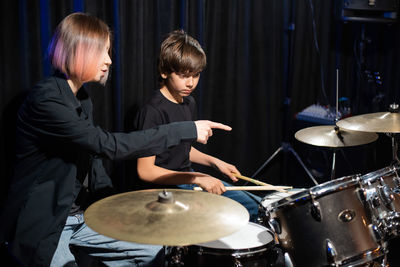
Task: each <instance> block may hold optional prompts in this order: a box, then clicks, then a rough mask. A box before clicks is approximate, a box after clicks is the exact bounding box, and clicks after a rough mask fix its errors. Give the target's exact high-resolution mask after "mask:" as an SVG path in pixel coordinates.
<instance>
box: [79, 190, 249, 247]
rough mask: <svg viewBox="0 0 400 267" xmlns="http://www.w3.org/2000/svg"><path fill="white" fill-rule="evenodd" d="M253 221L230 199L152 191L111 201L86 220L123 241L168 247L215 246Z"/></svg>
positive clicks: (105, 201)
mask: <svg viewBox="0 0 400 267" xmlns="http://www.w3.org/2000/svg"><path fill="white" fill-rule="evenodd" d="M248 221H249V213H248V211H247V210H246V208H245V207H244V206H242V205H241V204H239V203H238V202H236V201H234V200H231V199H229V198H227V197H223V196H220V195H215V194H211V193H207V192H198V191H192V190H182V189H150V190H141V191H132V192H128V193H122V194H117V195H114V196H111V197H107V198H105V199H102V200H100V201H97V202H95V203H94V204H92V205H91V206H90V207H89V208H88V209H87V210H86V212H85V222H86V224H87V225H88V226H89V227H90V228H92V229H93V230H94V231H96V232H98V233H100V234H103V235H105V236H109V237H112V238H115V239H118V240H124V241H130V242H136V243H142V244H154V245H167V246H186V245H190V244H196V243H202V242H209V241H212V240H216V239H218V238H221V237H224V236H227V235H230V234H232V233H234V232H236V231H238V230H239V229H241V228H242V227H244V226H245V225H247V223H248Z"/></svg>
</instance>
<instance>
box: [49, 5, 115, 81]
mask: <svg viewBox="0 0 400 267" xmlns="http://www.w3.org/2000/svg"><path fill="white" fill-rule="evenodd" d="M108 40H110V43H111V31H110V28H109V27H108V26H107V24H106V23H104V22H103V21H102V20H100V19H99V18H96V17H94V16H91V15H89V14H84V13H73V14H70V15H68V16H67V17H65V18H64V19H63V20H62V21H61V22H60V24H59V25H58V26H57V29H56V31H55V33H54V35H53V38H52V40H51V42H50V46H49V58H50V62H51V64H52V65H53V67H54V68H56V69H58V70H59V71H61V72H62V73H64V74H66V75H67V76H68V77H69V78H74V79H79V80H80V81H82V82H87V81H90V80H91V79H93V78H94V77H95V75H96V73H97V71H98V70H97V67H98V64H99V59H100V58H101V54H102V52H103V50H104V48H105V46H106V44H107V41H108ZM109 51H111V49H110V50H109Z"/></svg>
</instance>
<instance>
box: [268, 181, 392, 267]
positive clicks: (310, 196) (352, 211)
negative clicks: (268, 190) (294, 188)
mask: <svg viewBox="0 0 400 267" xmlns="http://www.w3.org/2000/svg"><path fill="white" fill-rule="evenodd" d="M359 189H360V184H359V177H358V176H348V177H343V178H339V179H336V180H333V181H329V182H326V183H323V184H321V185H317V186H315V187H312V188H310V189H307V190H304V191H301V192H299V193H297V194H294V195H291V196H288V197H286V198H283V199H281V200H279V201H277V202H274V203H271V204H270V206H269V207H268V208H267V216H268V217H269V220H268V221H269V224H270V225H271V227H272V228H273V229H274V231H275V233H276V235H277V237H278V240H279V244H280V246H282V247H283V248H284V249H285V251H286V252H287V253H288V254H289V257H290V259H291V261H292V263H293V264H294V265H295V266H347V265H349V264H350V265H358V264H363V263H367V262H370V261H372V260H374V259H376V258H378V257H381V256H383V255H384V253H383V249H382V248H381V246H380V244H379V243H378V241H377V240H376V239H375V236H374V230H375V229H376V227H375V226H374V225H373V224H372V219H371V216H370V214H368V213H367V212H366V208H365V207H364V205H363V202H362V201H361V200H360V197H359V195H360V192H359V191H360V190H359Z"/></svg>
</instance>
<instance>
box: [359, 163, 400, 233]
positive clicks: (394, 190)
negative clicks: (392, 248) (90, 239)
mask: <svg viewBox="0 0 400 267" xmlns="http://www.w3.org/2000/svg"><path fill="white" fill-rule="evenodd" d="M398 170H399V165H398V164H397V165H393V166H390V167H386V168H383V169H380V170H377V171H374V172H371V173H368V174H365V175H363V176H361V184H362V187H363V196H364V200H365V201H366V206H367V207H368V209H369V211H370V212H371V214H372V216H373V219H374V220H375V224H377V225H380V226H381V227H382V229H381V230H382V232H383V234H384V236H385V238H386V239H389V238H393V237H397V236H398V235H399V232H400V229H399V220H400V218H399V217H400V178H399V176H398Z"/></svg>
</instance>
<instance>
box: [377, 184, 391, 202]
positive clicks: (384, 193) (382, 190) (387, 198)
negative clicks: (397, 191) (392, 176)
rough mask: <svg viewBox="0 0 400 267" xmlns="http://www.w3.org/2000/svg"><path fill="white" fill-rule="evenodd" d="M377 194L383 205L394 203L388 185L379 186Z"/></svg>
mask: <svg viewBox="0 0 400 267" xmlns="http://www.w3.org/2000/svg"><path fill="white" fill-rule="evenodd" d="M379 194H380V195H381V198H382V200H383V202H384V204H385V205H389V204H391V203H392V202H393V201H394V195H393V192H392V190H391V189H390V187H389V186H388V185H386V184H385V185H383V186H379Z"/></svg>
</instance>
